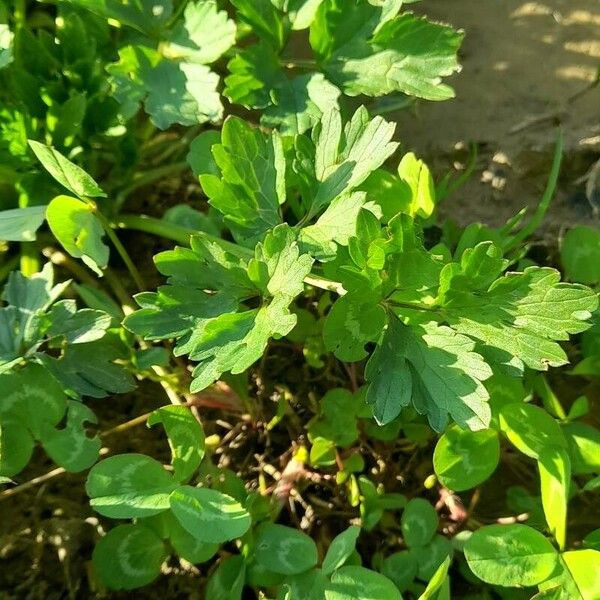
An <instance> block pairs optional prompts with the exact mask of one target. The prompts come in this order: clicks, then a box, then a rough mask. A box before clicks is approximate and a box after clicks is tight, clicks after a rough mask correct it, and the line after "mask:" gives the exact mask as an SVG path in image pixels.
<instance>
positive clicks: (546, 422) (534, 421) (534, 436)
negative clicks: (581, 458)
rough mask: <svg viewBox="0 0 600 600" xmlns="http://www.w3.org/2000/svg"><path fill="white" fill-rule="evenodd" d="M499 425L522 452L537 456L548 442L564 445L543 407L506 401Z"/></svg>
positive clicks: (561, 435)
mask: <svg viewBox="0 0 600 600" xmlns="http://www.w3.org/2000/svg"><path fill="white" fill-rule="evenodd" d="M499 423H500V429H501V431H502V432H503V433H504V435H505V436H506V437H507V438H508V439H509V441H510V442H511V443H512V444H513V445H514V446H515V447H516V448H517V449H518V450H519V451H520V452H522V453H523V454H525V455H527V456H530V457H531V458H535V459H538V458H539V456H540V454H541V453H542V452H543V451H544V450H545V449H546V448H548V446H557V447H559V448H566V446H567V442H566V440H565V436H564V435H563V432H562V431H561V429H560V426H559V425H558V423H557V422H556V421H555V420H554V419H553V418H552V417H551V416H550V415H549V414H548V413H547V412H546V411H545V410H544V409H542V408H540V407H539V406H534V405H532V404H524V403H521V402H513V403H510V404H505V405H504V406H503V407H502V408H501V409H500V414H499Z"/></svg>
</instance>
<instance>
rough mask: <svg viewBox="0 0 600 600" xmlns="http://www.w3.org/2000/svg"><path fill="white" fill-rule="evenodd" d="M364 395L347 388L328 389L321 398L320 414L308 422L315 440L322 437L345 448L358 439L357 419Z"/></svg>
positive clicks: (312, 437)
mask: <svg viewBox="0 0 600 600" xmlns="http://www.w3.org/2000/svg"><path fill="white" fill-rule="evenodd" d="M363 407H364V396H362V395H361V394H352V392H350V391H348V390H345V389H340V388H337V389H333V390H328V391H327V393H326V394H325V395H324V396H323V398H322V399H321V402H320V405H319V414H318V415H317V416H315V418H314V419H313V420H312V421H310V423H309V424H308V431H309V434H310V437H311V440H312V441H313V442H316V439H317V438H319V437H321V438H325V439H327V440H329V441H331V442H333V444H334V445H337V446H341V447H342V448H345V447H347V446H349V445H350V444H352V443H353V442H354V441H356V440H357V439H358V424H357V420H358V417H359V415H360V413H361V410H362V409H363Z"/></svg>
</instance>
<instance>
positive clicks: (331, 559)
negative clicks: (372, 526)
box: [322, 525, 360, 575]
mask: <svg viewBox="0 0 600 600" xmlns="http://www.w3.org/2000/svg"><path fill="white" fill-rule="evenodd" d="M359 534H360V527H356V526H354V525H353V526H351V527H348V529H346V530H345V531H342V533H340V534H339V535H337V536H336V537H335V538H333V540H332V542H331V544H330V545H329V548H328V549H327V554H326V555H325V558H324V559H323V565H322V569H323V573H324V574H325V575H331V574H332V573H333V572H334V571H335V570H336V569H339V568H340V567H341V566H342V565H343V564H344V563H345V562H346V560H347V559H348V557H349V556H350V555H351V554H352V552H354V549H355V547H356V540H357V539H358V536H359Z"/></svg>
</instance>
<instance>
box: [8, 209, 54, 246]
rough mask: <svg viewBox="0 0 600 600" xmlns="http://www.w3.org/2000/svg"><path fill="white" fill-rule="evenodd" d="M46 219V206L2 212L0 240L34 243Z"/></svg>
mask: <svg viewBox="0 0 600 600" xmlns="http://www.w3.org/2000/svg"><path fill="white" fill-rule="evenodd" d="M45 219H46V207H45V206H27V207H25V208H13V209H12V210H2V211H0V240H5V241H7V242H33V241H34V240H35V232H36V231H37V230H38V229H39V228H40V227H41V226H42V223H43V222H44V221H45Z"/></svg>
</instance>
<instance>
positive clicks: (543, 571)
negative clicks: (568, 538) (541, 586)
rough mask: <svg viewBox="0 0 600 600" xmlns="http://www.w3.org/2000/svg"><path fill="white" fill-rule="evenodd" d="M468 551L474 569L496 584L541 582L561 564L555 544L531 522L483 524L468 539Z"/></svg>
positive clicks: (480, 577) (476, 573) (486, 579)
mask: <svg viewBox="0 0 600 600" xmlns="http://www.w3.org/2000/svg"><path fill="white" fill-rule="evenodd" d="M464 550H465V558H466V559H467V563H468V564H469V567H470V568H471V571H473V573H475V575H476V576H477V577H479V579H481V580H483V581H485V582H486V583H491V584H493V585H503V586H509V587H519V586H532V585H537V584H538V583H541V582H542V581H544V580H545V579H547V578H548V577H549V576H550V575H551V574H552V572H553V571H554V569H555V568H556V566H557V564H558V553H557V552H556V550H555V549H554V548H553V546H552V544H551V543H550V542H549V541H548V540H547V539H546V538H545V537H544V536H543V535H542V534H541V533H539V532H538V531H536V530H535V529H532V528H531V527H528V526H527V525H488V526H486V527H482V528H481V529H478V530H477V531H475V532H474V533H473V535H472V536H471V537H470V538H469V539H468V540H467V542H466V544H465V549H464Z"/></svg>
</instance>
